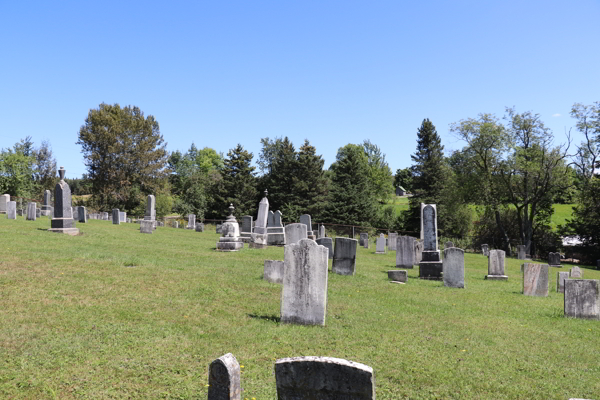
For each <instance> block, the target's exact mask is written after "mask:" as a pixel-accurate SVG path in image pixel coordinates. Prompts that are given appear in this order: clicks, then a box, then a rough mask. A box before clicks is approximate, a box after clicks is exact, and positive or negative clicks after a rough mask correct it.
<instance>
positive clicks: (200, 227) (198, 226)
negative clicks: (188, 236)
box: [196, 222, 204, 232]
mask: <svg viewBox="0 0 600 400" xmlns="http://www.w3.org/2000/svg"><path fill="white" fill-rule="evenodd" d="M196 232H204V224H203V223H202V222H196Z"/></svg>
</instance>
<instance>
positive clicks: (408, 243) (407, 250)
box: [396, 236, 417, 269]
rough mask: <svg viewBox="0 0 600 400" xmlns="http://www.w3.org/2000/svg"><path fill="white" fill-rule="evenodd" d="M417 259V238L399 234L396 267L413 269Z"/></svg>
mask: <svg viewBox="0 0 600 400" xmlns="http://www.w3.org/2000/svg"><path fill="white" fill-rule="evenodd" d="M415 264H417V262H416V260H415V238H414V237H412V236H398V237H397V238H396V268H409V269H413V268H414V265H415Z"/></svg>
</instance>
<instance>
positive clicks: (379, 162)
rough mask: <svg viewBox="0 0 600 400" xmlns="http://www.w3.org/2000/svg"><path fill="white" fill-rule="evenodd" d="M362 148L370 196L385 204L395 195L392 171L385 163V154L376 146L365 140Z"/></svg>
mask: <svg viewBox="0 0 600 400" xmlns="http://www.w3.org/2000/svg"><path fill="white" fill-rule="evenodd" d="M363 148H364V150H365V155H366V156H367V162H368V164H369V182H370V185H369V187H370V188H371V196H373V197H374V198H375V199H376V200H378V201H379V202H381V203H385V202H387V200H388V199H390V198H391V197H392V196H393V195H394V194H395V190H394V185H393V180H394V177H393V175H392V170H391V169H390V167H389V165H388V163H387V162H386V161H385V154H383V153H382V152H381V149H380V148H379V147H378V146H377V145H375V144H373V143H371V141H370V140H368V139H367V140H365V141H364V142H363Z"/></svg>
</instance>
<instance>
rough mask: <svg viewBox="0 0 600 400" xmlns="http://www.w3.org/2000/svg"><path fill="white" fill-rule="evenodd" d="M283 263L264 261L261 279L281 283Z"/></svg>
mask: <svg viewBox="0 0 600 400" xmlns="http://www.w3.org/2000/svg"><path fill="white" fill-rule="evenodd" d="M283 270H284V262H283V261H278V260H265V267H264V271H263V279H264V280H266V281H269V282H272V283H283Z"/></svg>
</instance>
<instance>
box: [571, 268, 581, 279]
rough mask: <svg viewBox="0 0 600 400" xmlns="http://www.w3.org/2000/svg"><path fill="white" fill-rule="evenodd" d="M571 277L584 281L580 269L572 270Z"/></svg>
mask: <svg viewBox="0 0 600 400" xmlns="http://www.w3.org/2000/svg"><path fill="white" fill-rule="evenodd" d="M569 275H570V276H571V278H577V279H583V271H582V270H581V268H579V267H573V268H571V271H570V273H569Z"/></svg>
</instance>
